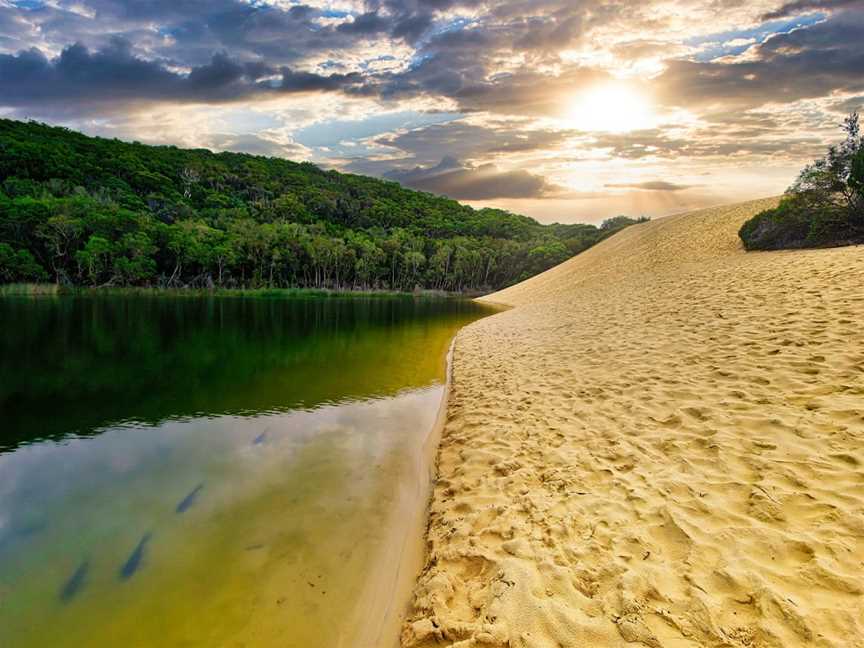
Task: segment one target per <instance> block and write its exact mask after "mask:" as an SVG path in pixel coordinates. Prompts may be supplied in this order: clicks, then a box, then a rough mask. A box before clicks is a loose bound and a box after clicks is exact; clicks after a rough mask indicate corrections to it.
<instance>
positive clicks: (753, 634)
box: [401, 198, 864, 648]
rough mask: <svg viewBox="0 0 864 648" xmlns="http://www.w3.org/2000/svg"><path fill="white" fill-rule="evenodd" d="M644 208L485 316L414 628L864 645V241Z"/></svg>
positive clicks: (578, 641) (501, 640) (456, 420)
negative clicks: (782, 237)
mask: <svg viewBox="0 0 864 648" xmlns="http://www.w3.org/2000/svg"><path fill="white" fill-rule="evenodd" d="M776 202H777V199H776V198H772V199H765V200H760V201H751V202H747V203H742V204H738V205H731V206H724V207H717V208H712V209H706V210H701V211H698V212H692V213H689V214H682V215H676V216H670V217H667V218H663V219H659V220H656V221H652V222H649V223H645V224H641V225H635V226H632V227H630V228H627V229H626V230H624V231H622V232H620V233H618V234H616V235H615V236H613V237H611V238H609V239H607V240H606V241H604V242H602V243H600V244H599V245H597V246H596V247H594V248H592V249H590V250H588V251H587V252H584V253H583V254H580V255H579V256H577V257H574V258H573V259H570V260H569V261H567V262H565V263H563V264H562V265H560V266H557V267H555V268H553V269H551V270H549V271H547V272H545V273H543V274H541V275H538V276H536V277H533V278H532V279H529V280H528V281H526V282H523V283H522V284H519V285H516V286H513V287H511V288H508V289H506V290H503V291H500V292H498V293H495V294H493V295H490V296H488V297H487V298H485V299H486V300H488V301H490V302H494V303H500V304H507V305H510V306H513V307H514V308H513V309H511V310H508V311H505V312H502V313H499V314H496V315H494V316H492V317H489V318H486V319H482V320H480V321H478V322H475V323H473V324H471V325H470V326H468V327H466V328H465V329H463V330H462V331H461V332H460V333H459V334H458V336H457V338H456V342H455V347H454V351H453V366H452V371H453V374H452V382H451V387H450V395H449V399H450V400H449V404H448V408H447V416H446V422H445V426H444V430H443V435H442V439H441V444H440V447H439V452H438V478H437V481H436V483H435V486H434V489H433V495H432V500H431V508H430V518H429V523H428V529H427V556H426V563H425V567H424V569H423V572H422V574H421V576H420V578H419V581H418V583H417V585H416V587H415V590H414V595H413V601H412V604H411V608H410V610H409V614H408V619H407V621H406V623H405V624H404V626H403V630H402V637H401V642H402V645H403V646H405V647H406V648H427V647H432V646H460V647H463V648H465V647H470V646H509V647H514V648H517V647H518V648H522V647H524V648H553V647H554V648H559V647H571V646H573V647H577V646H592V647H593V646H640V645H641V646H649V647H667V646H668V647H674V648H685V647H696V646H718V647H720V646H723V647H733V648H738V647H740V648H755V647H763V646H765V647H778V648H780V647H783V648H787V647H789V646H860V645H864V596H862V588H864V330H862V323H864V248H862V247H861V246H856V247H845V248H834V249H823V250H799V251H794V252H768V253H752V252H751V253H745V252H744V251H743V249H742V247H741V244H740V242H739V240H738V238H737V231H738V228H739V227H740V226H741V224H742V223H743V222H744V221H745V220H746V219H747V218H749V217H750V216H752V215H753V214H755V213H756V212H758V211H761V210H763V209H766V208H768V207H772V206H774V205H775V204H776Z"/></svg>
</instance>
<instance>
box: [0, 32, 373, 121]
mask: <svg viewBox="0 0 864 648" xmlns="http://www.w3.org/2000/svg"><path fill="white" fill-rule="evenodd" d="M362 84H363V79H362V77H361V75H359V74H356V73H349V74H338V73H333V74H328V75H321V74H314V73H311V72H302V71H294V70H291V69H290V68H287V67H283V68H281V69H278V70H277V69H274V68H271V67H269V66H267V65H266V64H262V63H241V62H239V61H236V60H234V59H232V58H230V57H229V56H228V55H227V54H225V53H224V52H221V53H217V54H214V55H213V56H212V58H211V59H210V61H209V63H207V64H205V65H200V66H196V67H193V68H191V70H190V71H189V72H188V73H185V74H184V73H180V72H175V71H173V70H172V69H169V67H168V66H167V65H166V64H165V63H163V62H159V61H149V60H145V59H143V58H140V57H138V56H136V55H135V54H134V53H133V52H132V47H131V44H130V43H129V42H128V41H125V40H123V39H121V38H114V39H112V40H111V42H110V43H109V44H108V45H107V46H106V47H105V48H103V49H102V50H99V51H95V52H91V51H90V50H89V49H88V48H87V47H85V46H83V45H80V44H76V45H72V46H69V47H67V48H65V49H64V50H63V51H62V52H61V54H60V55H59V56H58V57H56V58H54V59H48V58H47V57H46V56H45V55H44V54H43V53H42V52H41V51H40V50H38V49H35V48H34V49H31V50H28V51H24V52H19V53H18V54H12V55H10V54H0V86H2V87H3V89H4V92H3V94H2V98H0V102H2V104H3V105H6V106H12V107H20V106H30V107H32V108H35V109H37V110H38V111H40V112H47V111H50V110H51V108H52V107H53V106H54V105H55V104H57V105H59V107H60V109H61V110H63V111H66V112H70V111H74V110H75V109H76V108H77V109H80V110H93V109H94V108H96V107H99V106H100V105H101V106H104V105H109V106H110V105H115V106H116V105H120V106H127V105H128V104H129V102H131V101H144V102H153V101H173V102H180V103H187V102H203V103H222V102H230V101H237V100H239V99H244V98H249V97H252V96H256V95H265V94H269V95H274V94H279V93H295V92H313V91H327V92H330V91H337V90H349V89H358V88H360V86H362Z"/></svg>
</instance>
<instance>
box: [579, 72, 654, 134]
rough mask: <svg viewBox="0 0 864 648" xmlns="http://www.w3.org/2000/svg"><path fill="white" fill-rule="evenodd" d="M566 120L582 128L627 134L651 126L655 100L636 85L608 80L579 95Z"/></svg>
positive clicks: (652, 124)
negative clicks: (634, 86) (652, 100)
mask: <svg viewBox="0 0 864 648" xmlns="http://www.w3.org/2000/svg"><path fill="white" fill-rule="evenodd" d="M565 119H566V120H567V121H568V122H569V123H570V125H571V126H572V127H573V128H576V129H578V130H584V131H605V132H609V133H625V132H627V131H632V130H639V129H642V128H651V127H652V126H654V123H655V119H656V116H655V113H654V106H653V105H652V103H651V101H650V100H649V99H648V98H647V97H646V96H645V95H644V94H642V93H641V92H639V91H638V90H636V89H635V88H633V87H632V86H629V85H627V84H626V83H606V84H603V85H600V86H594V87H591V88H588V89H586V90H585V91H583V92H581V93H579V94H578V95H576V96H575V97H574V98H573V102H572V103H571V104H570V106H569V109H568V110H567V114H566V116H565Z"/></svg>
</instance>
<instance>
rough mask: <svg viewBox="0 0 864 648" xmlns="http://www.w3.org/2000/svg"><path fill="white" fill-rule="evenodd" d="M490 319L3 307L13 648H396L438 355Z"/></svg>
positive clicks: (457, 308) (447, 313)
mask: <svg viewBox="0 0 864 648" xmlns="http://www.w3.org/2000/svg"><path fill="white" fill-rule="evenodd" d="M490 313H491V311H490V310H489V309H488V308H486V307H483V306H481V305H479V304H475V303H473V302H470V301H466V300H453V299H430V298H412V297H380V298H360V297H346V298H336V297H329V298H292V299H263V298H245V297H244V298H239V297H176V296H175V297H159V296H155V297H153V296H123V297H121V296H106V295H99V294H95V295H85V296H76V297H31V298H28V297H20V298H15V297H6V298H2V299H0V330H2V333H3V334H2V336H0V645H3V646H15V647H16V648H30V647H34V648H35V647H37V646H38V647H40V648H42V647H45V646H64V647H67V648H68V647H78V646H87V647H88V648H99V647H102V646H106V647H107V646H112V647H116V646H124V647H133V646H142V647H143V646H208V647H211V646H214V647H215V646H236V647H241V646H282V647H288V646H297V647H300V646H304V647H309V646H328V647H329V646H358V645H364V644H365V645H366V646H371V645H389V644H390V643H392V641H393V640H394V637H395V636H394V637H390V636H387V637H382V636H380V633H381V632H385V631H386V632H390V630H391V626H392V619H393V615H394V609H393V607H394V606H398V605H400V604H401V602H399V601H393V600H392V597H393V592H394V591H397V590H399V589H400V587H403V588H404V582H405V579H406V577H407V578H409V579H410V578H411V577H412V576H413V574H407V575H406V574H405V573H404V572H405V571H406V570H405V569H404V568H403V569H401V571H400V566H402V565H404V563H405V560H404V554H405V552H406V551H408V549H406V547H410V546H414V547H416V546H417V543H418V542H420V534H421V532H422V520H423V511H424V507H425V504H426V497H427V494H428V491H427V486H428V454H429V445H430V439H431V438H432V430H433V428H434V427H435V424H436V418H437V416H438V414H439V409H440V406H441V402H442V396H443V393H444V383H445V375H446V372H445V366H446V361H445V360H446V354H447V350H448V348H449V345H450V342H451V340H452V338H453V336H454V334H455V333H456V331H458V330H459V329H460V328H461V327H463V326H465V325H466V324H468V323H470V322H472V321H474V320H476V319H479V318H480V317H483V316H485V315H488V314H490ZM400 583H402V585H401V586H400ZM397 612H398V610H397Z"/></svg>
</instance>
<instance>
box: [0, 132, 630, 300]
mask: <svg viewBox="0 0 864 648" xmlns="http://www.w3.org/2000/svg"><path fill="white" fill-rule="evenodd" d="M633 222H635V221H634V220H633V219H630V218H626V217H620V216H619V217H616V218H612V219H609V220H607V221H606V222H604V223H603V224H602V225H601V226H599V227H595V226H593V225H584V224H572V225H562V224H553V225H541V224H540V223H538V222H536V221H535V220H533V219H531V218H528V217H525V216H520V215H517V214H512V213H509V212H506V211H502V210H498V209H480V210H475V209H473V208H471V207H468V206H465V205H461V204H459V203H458V202H456V201H453V200H449V199H447V198H443V197H439V196H435V195H432V194H428V193H422V192H417V191H411V190H408V189H405V188H403V187H402V186H400V185H399V184H396V183H394V182H387V181H383V180H378V179H374V178H368V177H363V176H356V175H348V174H342V173H337V172H335V171H323V170H321V169H319V168H318V167H316V166H315V165H313V164H310V163H299V164H298V163H295V162H290V161H287V160H282V159H277V158H265V157H259V156H253V155H245V154H237V153H218V154H216V153H212V152H210V151H207V150H198V149H196V150H184V149H178V148H176V147H168V146H147V145H143V144H139V143H125V142H120V141H117V140H108V139H102V138H94V137H87V136H85V135H83V134H80V133H76V132H74V131H70V130H67V129H64V128H56V127H50V126H46V125H44V124H39V123H35V122H27V123H25V122H19V121H12V120H0V282H15V281H18V282H32V281H53V282H57V283H59V284H67V285H85V286H106V285H107V286H151V287H193V288H195V287H198V288H201V287H207V288H212V287H224V288H265V287H280V288H288V287H299V288H317V289H323V288H330V289H350V290H354V289H360V290H370V289H384V290H395V291H404V290H414V289H415V288H418V287H419V288H423V289H431V290H445V291H455V292H462V291H478V290H489V289H497V288H502V287H504V286H508V285H510V284H513V283H516V282H518V281H521V280H523V279H525V278H527V277H530V276H532V275H534V274H537V273H539V272H542V271H544V270H546V269H548V268H550V267H552V266H554V265H556V264H558V263H560V262H562V261H564V260H565V259H567V258H569V257H570V256H573V255H575V254H578V253H579V252H581V251H583V250H585V249H587V248H589V247H591V246H592V245H594V244H595V243H597V242H598V241H600V240H602V239H603V238H605V237H606V236H608V235H609V234H611V233H613V232H615V231H617V230H619V229H621V228H622V227H626V226H627V225H629V224H631V223H633Z"/></svg>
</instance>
